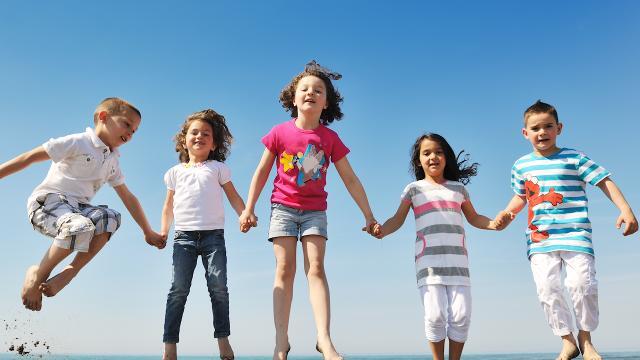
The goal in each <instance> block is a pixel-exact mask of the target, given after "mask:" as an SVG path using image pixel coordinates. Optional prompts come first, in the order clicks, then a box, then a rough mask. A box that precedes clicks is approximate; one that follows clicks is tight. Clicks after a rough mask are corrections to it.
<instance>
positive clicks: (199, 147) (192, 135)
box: [184, 120, 216, 163]
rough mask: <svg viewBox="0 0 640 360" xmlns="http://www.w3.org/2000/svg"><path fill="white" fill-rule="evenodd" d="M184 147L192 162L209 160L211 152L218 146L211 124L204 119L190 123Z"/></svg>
mask: <svg viewBox="0 0 640 360" xmlns="http://www.w3.org/2000/svg"><path fill="white" fill-rule="evenodd" d="M184 147H185V148H186V149H187V152H188V153H189V162H190V163H199V162H203V161H205V160H207V159H208V158H209V154H210V153H211V152H212V151H213V150H215V148H216V145H215V143H214V141H213V129H212V128H211V125H210V124H209V123H208V122H206V121H202V120H194V121H192V122H191V124H189V128H187V135H186V136H185V141H184Z"/></svg>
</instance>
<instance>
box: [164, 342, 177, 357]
mask: <svg viewBox="0 0 640 360" xmlns="http://www.w3.org/2000/svg"><path fill="white" fill-rule="evenodd" d="M177 358H178V350H177V347H176V344H171V343H164V352H163V353H162V360H176V359H177Z"/></svg>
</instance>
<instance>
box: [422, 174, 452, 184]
mask: <svg viewBox="0 0 640 360" xmlns="http://www.w3.org/2000/svg"><path fill="white" fill-rule="evenodd" d="M424 181H426V182H428V183H431V184H436V185H441V184H444V183H445V182H447V179H445V178H444V175H440V176H430V175H427V174H425V175H424Z"/></svg>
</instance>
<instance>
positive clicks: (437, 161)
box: [420, 139, 447, 183]
mask: <svg viewBox="0 0 640 360" xmlns="http://www.w3.org/2000/svg"><path fill="white" fill-rule="evenodd" d="M420 165H421V166H422V170H424V175H425V179H426V180H430V181H432V182H435V183H442V182H444V181H445V178H444V168H445V165H447V160H446V158H445V154H444V150H443V149H442V146H440V144H439V143H438V142H437V141H433V140H430V139H424V140H422V142H421V143H420Z"/></svg>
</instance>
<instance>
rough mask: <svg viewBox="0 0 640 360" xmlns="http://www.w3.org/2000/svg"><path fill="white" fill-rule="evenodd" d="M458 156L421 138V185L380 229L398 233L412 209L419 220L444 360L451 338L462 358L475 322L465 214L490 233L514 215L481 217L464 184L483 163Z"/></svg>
mask: <svg viewBox="0 0 640 360" xmlns="http://www.w3.org/2000/svg"><path fill="white" fill-rule="evenodd" d="M463 153H464V151H461V152H460V153H458V155H457V156H456V154H455V152H454V151H453V149H452V148H451V146H450V145H449V144H448V143H447V141H446V140H445V139H444V138H443V137H442V136H440V135H438V134H426V135H422V136H421V137H419V138H418V139H417V140H416V142H415V143H414V145H413V149H412V155H411V168H412V170H413V172H414V174H415V178H416V181H414V182H412V183H410V184H409V185H407V187H406V188H405V189H404V191H403V192H402V196H401V201H400V206H399V207H398V210H397V211H396V213H395V215H393V216H392V217H391V218H389V219H388V220H387V221H385V223H384V224H383V225H381V226H380V228H379V230H380V233H379V235H378V236H377V237H378V238H382V237H383V236H386V235H389V234H391V233H393V232H394V231H396V230H398V229H399V228H400V226H402V224H403V223H404V220H405V218H406V217H407V214H408V213H409V209H410V208H412V209H413V213H414V215H415V218H416V242H415V249H416V251H415V263H416V278H417V282H418V287H419V289H420V294H421V296H422V300H423V304H424V314H425V316H424V319H425V333H426V337H427V340H428V341H429V346H430V348H431V353H432V354H433V358H434V359H438V360H440V359H442V360H443V359H444V348H445V339H446V338H449V359H451V360H456V359H460V357H461V355H462V349H463V347H464V343H465V341H466V340H467V334H468V331H469V323H470V318H471V291H470V282H469V265H468V259H467V247H466V243H465V242H466V239H465V232H464V227H463V221H462V216H463V215H464V217H465V218H466V219H467V221H468V222H469V224H471V225H473V226H475V227H477V228H479V229H486V230H502V229H503V228H504V227H506V225H508V223H509V222H510V221H511V218H512V217H511V215H510V214H509V213H507V212H500V213H499V214H498V215H497V216H496V218H495V219H494V220H491V219H489V218H487V217H486V216H483V215H480V214H478V213H477V212H476V210H475V209H474V208H473V205H472V204H471V200H470V198H469V193H467V190H466V189H465V187H464V184H466V183H468V182H469V179H470V178H471V177H472V176H475V175H476V171H477V166H478V164H477V163H469V162H468V156H462V155H463Z"/></svg>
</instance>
